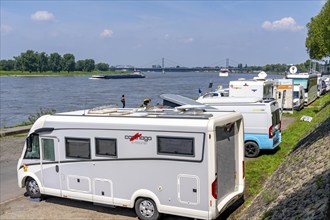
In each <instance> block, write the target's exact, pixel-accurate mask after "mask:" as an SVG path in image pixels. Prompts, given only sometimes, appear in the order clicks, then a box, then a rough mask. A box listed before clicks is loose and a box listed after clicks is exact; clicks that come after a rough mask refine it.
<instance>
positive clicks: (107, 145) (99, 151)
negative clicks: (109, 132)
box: [95, 138, 117, 157]
mask: <svg viewBox="0 0 330 220" xmlns="http://www.w3.org/2000/svg"><path fill="white" fill-rule="evenodd" d="M95 148H96V149H95V152H96V155H98V156H112V157H116V156H117V140H116V139H105V138H95Z"/></svg>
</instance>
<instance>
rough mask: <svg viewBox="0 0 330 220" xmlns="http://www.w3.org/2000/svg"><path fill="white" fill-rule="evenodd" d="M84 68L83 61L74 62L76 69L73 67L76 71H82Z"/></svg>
mask: <svg viewBox="0 0 330 220" xmlns="http://www.w3.org/2000/svg"><path fill="white" fill-rule="evenodd" d="M84 67H85V60H78V61H77V62H76V67H75V69H76V70H77V71H83V70H84Z"/></svg>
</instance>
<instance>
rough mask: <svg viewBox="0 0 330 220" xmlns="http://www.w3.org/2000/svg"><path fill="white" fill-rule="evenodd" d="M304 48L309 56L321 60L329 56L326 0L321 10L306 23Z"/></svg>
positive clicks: (329, 16) (329, 6)
mask: <svg viewBox="0 0 330 220" xmlns="http://www.w3.org/2000/svg"><path fill="white" fill-rule="evenodd" d="M307 29H308V33H307V38H306V42H305V45H306V48H307V52H308V53H309V56H310V58H312V59H316V60H321V59H322V58H325V57H329V56H330V1H329V0H328V1H327V2H326V3H325V4H324V6H323V8H322V9H321V12H320V13H319V14H318V15H317V16H315V17H313V18H311V21H310V22H309V23H308V24H307Z"/></svg>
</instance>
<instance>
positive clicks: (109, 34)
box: [100, 29, 113, 38]
mask: <svg viewBox="0 0 330 220" xmlns="http://www.w3.org/2000/svg"><path fill="white" fill-rule="evenodd" d="M112 35H113V31H112V30H111V29H104V30H103V31H102V32H101V34H100V36H101V37H102V38H110V37H112Z"/></svg>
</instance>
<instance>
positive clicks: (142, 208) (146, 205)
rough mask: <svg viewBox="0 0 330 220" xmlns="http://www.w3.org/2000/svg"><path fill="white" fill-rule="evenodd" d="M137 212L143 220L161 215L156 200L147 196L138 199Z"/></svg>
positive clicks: (149, 219) (154, 218) (152, 219)
mask: <svg viewBox="0 0 330 220" xmlns="http://www.w3.org/2000/svg"><path fill="white" fill-rule="evenodd" d="M135 213H136V214H137V216H138V217H139V219H141V220H156V219H158V218H159V216H160V215H159V212H158V210H157V207H156V204H155V202H154V201H152V200H151V199H147V198H139V199H138V200H136V202H135Z"/></svg>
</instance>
